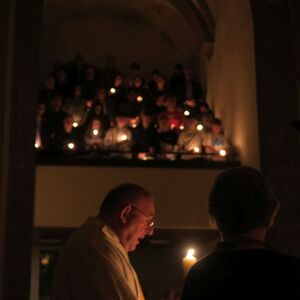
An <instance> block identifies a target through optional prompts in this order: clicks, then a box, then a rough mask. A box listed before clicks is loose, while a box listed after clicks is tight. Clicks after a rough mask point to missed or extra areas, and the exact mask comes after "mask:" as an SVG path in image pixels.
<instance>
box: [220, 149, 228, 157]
mask: <svg viewBox="0 0 300 300" xmlns="http://www.w3.org/2000/svg"><path fill="white" fill-rule="evenodd" d="M219 154H220V156H226V155H227V151H226V150H224V149H221V150H220V151H219Z"/></svg>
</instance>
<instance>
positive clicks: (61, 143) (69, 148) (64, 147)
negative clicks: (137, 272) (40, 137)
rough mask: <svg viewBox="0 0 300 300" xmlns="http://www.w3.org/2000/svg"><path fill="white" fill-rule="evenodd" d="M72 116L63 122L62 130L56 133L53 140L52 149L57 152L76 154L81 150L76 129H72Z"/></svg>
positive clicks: (79, 137)
mask: <svg viewBox="0 0 300 300" xmlns="http://www.w3.org/2000/svg"><path fill="white" fill-rule="evenodd" d="M73 123H74V120H73V118H72V116H68V115H67V116H66V117H65V118H64V120H63V128H62V129H61V130H60V131H58V132H57V133H56V134H55V136H54V139H53V145H52V149H53V151H58V152H69V153H72V152H77V151H79V150H81V149H82V140H81V136H80V134H79V132H78V129H77V128H74V127H73Z"/></svg>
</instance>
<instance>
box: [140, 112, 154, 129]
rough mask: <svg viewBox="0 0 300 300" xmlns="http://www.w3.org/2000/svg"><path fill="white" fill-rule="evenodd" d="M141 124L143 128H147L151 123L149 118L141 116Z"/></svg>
mask: <svg viewBox="0 0 300 300" xmlns="http://www.w3.org/2000/svg"><path fill="white" fill-rule="evenodd" d="M142 122H143V127H144V128H148V127H149V126H150V125H151V123H152V118H151V116H147V115H142Z"/></svg>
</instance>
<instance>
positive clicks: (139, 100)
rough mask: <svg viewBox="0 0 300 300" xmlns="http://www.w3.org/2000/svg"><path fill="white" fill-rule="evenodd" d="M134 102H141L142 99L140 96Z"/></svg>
mask: <svg viewBox="0 0 300 300" xmlns="http://www.w3.org/2000/svg"><path fill="white" fill-rule="evenodd" d="M136 100H137V102H142V101H143V100H144V99H143V97H142V96H137V98H136Z"/></svg>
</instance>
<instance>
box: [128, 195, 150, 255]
mask: <svg viewBox="0 0 300 300" xmlns="http://www.w3.org/2000/svg"><path fill="white" fill-rule="evenodd" d="M154 216H155V205H154V201H153V199H152V198H146V199H145V198H142V199H139V200H137V201H135V202H134V204H132V205H131V210H130V216H129V218H128V222H127V223H126V240H124V248H125V250H126V251H127V252H129V251H134V250H135V248H136V247H137V245H138V244H139V243H140V241H141V240H142V239H143V238H145V236H147V235H152V234H153V230H154Z"/></svg>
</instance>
